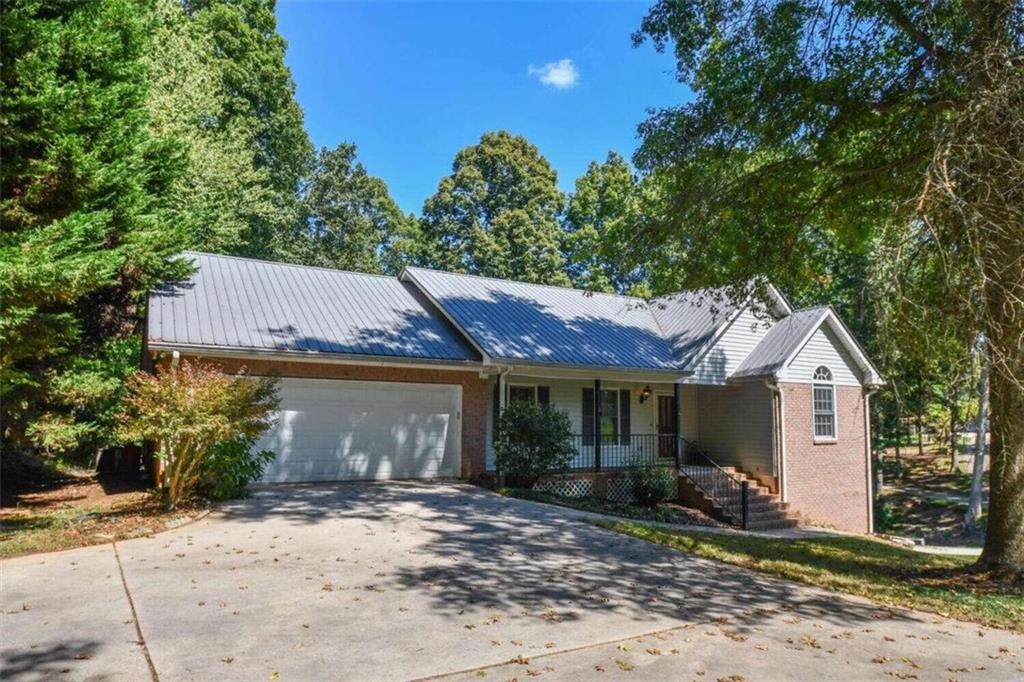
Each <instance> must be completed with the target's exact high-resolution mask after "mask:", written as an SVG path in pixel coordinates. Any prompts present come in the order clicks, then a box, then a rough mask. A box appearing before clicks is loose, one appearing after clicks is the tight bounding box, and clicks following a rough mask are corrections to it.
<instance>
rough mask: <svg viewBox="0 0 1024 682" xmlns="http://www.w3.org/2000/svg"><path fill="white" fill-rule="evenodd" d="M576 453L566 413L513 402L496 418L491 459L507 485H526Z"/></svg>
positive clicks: (558, 467) (565, 463)
mask: <svg viewBox="0 0 1024 682" xmlns="http://www.w3.org/2000/svg"><path fill="white" fill-rule="evenodd" d="M575 456H576V449H575V447H574V446H573V437H572V426H571V423H570V422H569V416H568V415H567V414H565V413H564V412H561V411H559V410H556V409H554V408H553V407H551V406H549V405H542V404H538V403H531V402H526V401H514V402H512V403H510V404H509V405H507V406H506V407H505V409H504V410H502V412H501V416H500V417H499V418H498V437H497V439H496V440H495V443H494V461H495V464H496V465H497V467H498V471H499V472H501V475H502V476H503V477H504V478H505V480H506V481H508V482H509V483H510V484H511V485H513V486H517V487H523V488H529V487H531V486H532V485H533V484H534V483H536V482H537V481H538V480H539V479H540V477H541V476H543V475H544V474H546V473H549V472H551V471H562V470H564V469H565V468H566V467H567V466H568V465H569V462H570V461H571V460H572V458H573V457H575Z"/></svg>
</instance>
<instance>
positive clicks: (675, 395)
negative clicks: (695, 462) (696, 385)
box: [672, 381, 683, 469]
mask: <svg viewBox="0 0 1024 682" xmlns="http://www.w3.org/2000/svg"><path fill="white" fill-rule="evenodd" d="M682 393H683V387H682V386H680V385H679V382H678V381H677V382H676V383H674V384H672V401H673V403H674V404H673V409H672V431H673V433H674V434H675V437H676V438H675V448H674V449H673V453H674V454H675V458H676V469H678V468H679V467H680V466H682V464H683V434H682V433H680V431H681V430H682V429H680V426H681V424H682V422H683V420H682V417H681V416H680V413H679V411H680V410H681V409H682V407H683V401H682Z"/></svg>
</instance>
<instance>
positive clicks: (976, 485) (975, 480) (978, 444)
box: [964, 337, 989, 533]
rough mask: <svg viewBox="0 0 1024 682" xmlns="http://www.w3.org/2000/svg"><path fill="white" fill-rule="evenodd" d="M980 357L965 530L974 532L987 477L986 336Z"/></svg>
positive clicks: (979, 346) (978, 518) (979, 350)
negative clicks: (969, 494) (972, 464)
mask: <svg viewBox="0 0 1024 682" xmlns="http://www.w3.org/2000/svg"><path fill="white" fill-rule="evenodd" d="M978 357H979V359H980V360H981V381H980V384H979V388H978V416H977V419H976V420H975V422H974V425H975V428H974V432H975V433H976V434H977V439H976V440H975V441H974V467H973V471H972V472H971V496H970V498H969V500H968V503H967V510H966V512H964V531H965V532H967V533H973V532H974V530H975V528H977V525H978V521H979V520H981V488H982V484H983V479H984V477H985V451H986V449H987V448H986V445H987V444H986V442H985V440H986V439H985V436H986V435H987V434H988V377H989V369H988V354H987V353H986V352H985V338H984V337H981V338H980V339H979V340H978Z"/></svg>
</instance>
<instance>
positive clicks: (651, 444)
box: [559, 433, 749, 528]
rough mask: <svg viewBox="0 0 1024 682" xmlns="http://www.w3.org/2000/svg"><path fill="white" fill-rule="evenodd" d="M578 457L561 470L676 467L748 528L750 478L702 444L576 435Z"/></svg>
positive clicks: (671, 438) (673, 438)
mask: <svg viewBox="0 0 1024 682" xmlns="http://www.w3.org/2000/svg"><path fill="white" fill-rule="evenodd" d="M573 445H574V447H575V449H576V456H575V457H573V458H572V459H571V460H570V461H569V463H568V465H567V466H566V468H565V470H563V471H562V472H559V473H572V472H577V473H582V472H593V471H616V470H620V471H621V470H624V469H629V468H630V467H634V466H638V465H643V464H649V465H660V466H665V467H673V468H675V469H677V470H678V471H679V473H680V475H682V476H685V477H686V478H687V479H688V480H689V481H690V482H691V483H692V484H693V485H694V486H696V487H697V488H698V489H699V490H700V491H701V492H703V493H704V494H705V495H706V496H707V497H709V498H710V499H711V500H713V501H714V502H715V504H717V505H718V506H720V507H721V508H722V509H723V510H724V511H725V513H726V514H727V515H728V516H729V517H731V518H732V519H733V521H734V522H735V523H736V524H737V525H739V526H740V527H741V528H746V527H747V517H748V507H749V484H748V481H747V480H746V479H745V478H743V477H741V476H737V475H735V474H732V473H730V472H728V471H726V470H725V469H723V468H722V467H721V466H719V465H718V463H717V462H715V461H714V460H713V459H711V457H710V456H708V454H707V453H706V452H704V451H703V450H702V449H701V448H700V446H698V445H697V444H696V443H694V442H692V441H689V440H686V439H684V438H682V437H681V436H677V435H675V434H661V433H633V434H629V435H628V436H627V435H624V434H620V435H602V436H594V435H593V434H576V435H574V436H573Z"/></svg>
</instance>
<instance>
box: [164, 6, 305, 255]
mask: <svg viewBox="0 0 1024 682" xmlns="http://www.w3.org/2000/svg"><path fill="white" fill-rule="evenodd" d="M181 4H182V6H183V7H184V10H185V13H186V14H187V15H188V17H189V19H190V21H191V24H192V25H191V26H190V27H188V29H187V32H188V33H189V34H190V35H192V36H194V39H195V40H196V41H197V42H198V45H199V46H204V47H203V49H204V50H205V51H204V52H203V53H201V55H200V56H199V57H198V60H199V61H200V62H204V64H203V70H204V71H207V72H208V73H209V74H210V76H211V77H212V79H213V81H212V83H210V87H211V88H212V96H213V97H214V98H215V99H216V103H215V106H214V107H211V108H210V109H209V110H208V111H206V112H203V113H205V114H211V115H214V118H209V117H206V116H202V117H200V118H199V119H198V120H193V121H192V122H190V123H189V124H188V125H190V126H198V127H199V128H200V129H199V131H197V132H196V135H197V136H199V137H200V138H204V139H206V140H209V141H210V142H211V143H212V142H216V143H217V144H218V145H223V146H222V147H221V149H222V150H223V149H226V148H230V147H231V146H239V145H240V146H243V147H246V149H245V150H244V152H243V155H242V158H241V159H236V160H234V161H235V163H237V164H240V165H242V166H243V167H244V168H245V175H244V176H243V177H242V178H240V179H236V180H235V181H234V182H232V183H231V184H229V185H228V187H231V186H236V185H237V183H243V182H244V183H250V184H247V185H246V187H247V188H248V189H249V193H248V194H243V195H241V196H242V198H245V199H246V201H247V203H248V201H252V204H251V205H244V204H242V203H241V202H239V204H238V205H237V206H238V207H237V208H233V209H232V207H230V206H226V205H224V204H223V203H222V202H220V201H219V200H218V202H217V203H216V204H215V206H216V207H217V210H216V211H213V214H214V215H212V217H213V218H214V219H215V220H219V219H220V216H224V215H231V213H232V212H235V213H241V214H243V215H244V217H245V218H246V222H247V223H248V229H247V231H246V232H245V233H244V235H243V236H242V238H241V239H240V240H239V241H238V242H237V244H236V245H235V246H232V247H231V248H230V249H226V250H229V251H230V252H232V253H236V254H238V255H245V256H254V257H258V258H272V257H275V256H277V255H278V254H279V253H280V252H281V251H282V250H283V247H284V246H285V242H286V241H287V240H288V239H290V238H291V237H292V235H293V234H294V228H295V224H296V222H297V221H298V220H299V219H300V207H299V200H298V191H299V185H300V182H301V180H302V178H303V177H304V176H305V175H306V173H307V171H308V168H309V165H310V162H311V159H312V155H313V147H312V145H311V143H310V141H309V136H308V135H307V133H306V130H305V128H304V127H303V116H302V109H301V108H300V107H299V104H298V102H297V101H296V100H295V83H294V81H293V80H292V75H291V71H289V69H288V66H287V65H286V64H285V61H284V53H285V48H286V43H285V41H284V39H283V38H282V37H281V36H280V35H279V34H278V33H277V20H276V18H275V16H274V5H275V0H183V2H182V3H181ZM194 59H196V58H195V57H193V58H191V59H190V61H192V60H194ZM186 66H187V63H186ZM205 87H206V86H205V85H204V88H205ZM183 94H185V95H186V96H187V95H188V94H189V93H187V92H186V93H183ZM194 106H195V105H194V104H187V105H186V106H185V111H190V110H192V108H193V107H194ZM207 126H208V127H209V128H210V130H206V129H205V128H206V127H207ZM250 155H251V158H252V168H253V170H255V171H257V172H258V173H265V174H266V179H265V180H263V179H262V178H260V179H259V180H258V181H257V177H254V176H253V175H252V172H251V171H250V170H249V168H248V164H249V159H250ZM225 161H226V159H225V158H224V156H223V154H220V155H216V156H214V157H213V158H210V159H206V160H203V161H201V163H204V164H208V165H209V168H207V169H205V170H204V171H203V172H207V173H213V174H215V175H218V176H221V175H223V174H224V173H225V172H227V171H228V170H230V169H225V168H221V169H217V168H215V167H213V166H214V164H215V163H217V162H221V163H223V162H225ZM264 182H265V184H264ZM251 183H255V184H251ZM225 189H226V188H225ZM206 191H214V192H219V191H222V190H206ZM267 200H269V205H267V204H265V203H264V202H265V201H267Z"/></svg>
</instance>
